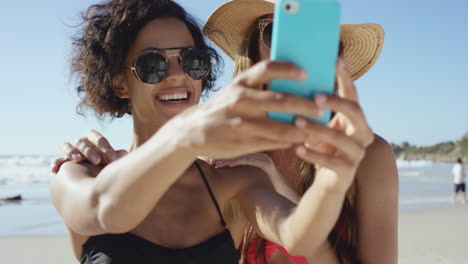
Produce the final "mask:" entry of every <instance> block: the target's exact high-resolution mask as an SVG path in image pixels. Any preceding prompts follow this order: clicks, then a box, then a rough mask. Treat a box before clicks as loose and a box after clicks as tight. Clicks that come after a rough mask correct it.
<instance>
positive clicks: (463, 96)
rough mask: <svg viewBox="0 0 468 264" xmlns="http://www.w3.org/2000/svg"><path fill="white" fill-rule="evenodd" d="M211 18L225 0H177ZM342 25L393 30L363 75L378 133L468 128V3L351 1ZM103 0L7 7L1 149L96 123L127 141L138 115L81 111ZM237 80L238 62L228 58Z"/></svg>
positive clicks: (0, 69) (422, 140)
mask: <svg viewBox="0 0 468 264" xmlns="http://www.w3.org/2000/svg"><path fill="white" fill-rule="evenodd" d="M178 2H179V3H181V4H182V5H183V6H184V7H186V8H187V10H188V11H189V12H191V13H192V14H194V15H195V16H196V17H197V18H199V19H200V20H201V21H202V22H204V21H206V18H207V17H208V15H209V14H210V13H211V12H212V11H213V10H214V9H215V8H216V7H217V6H218V5H219V4H221V3H222V2H224V1H223V0H196V1H195V0H178ZM340 2H341V4H342V23H370V22H371V23H378V24H381V25H382V26H383V27H384V29H385V31H386V39H385V44H384V48H383V51H382V54H381V56H380V59H379V61H378V62H377V64H376V65H375V66H374V68H373V69H372V70H371V71H370V72H369V73H367V74H366V75H365V76H364V77H362V78H361V79H360V80H359V81H357V82H356V86H357V87H358V90H359V95H360V100H361V103H362V107H363V108H364V111H365V112H366V116H367V119H368V121H369V123H370V125H371V127H372V128H373V129H374V131H375V132H376V133H378V134H380V135H382V136H383V137H384V138H386V139H387V140H388V141H390V142H395V143H399V142H402V141H409V142H410V143H412V144H417V145H430V144H434V143H437V142H441V141H447V140H454V139H459V138H460V137H461V136H462V135H463V134H464V133H466V132H468V49H467V48H466V47H467V43H468V18H467V13H468V1H461V0H445V1H434V0H425V1H423V0H412V1H404V0H384V1H375V0H374V1H371V0H352V1H350V0H348V1H340ZM93 3H96V1H89V0H80V1H76V0H44V1H33V0H26V1H7V2H4V3H3V4H2V8H1V9H0V34H1V41H0V80H1V82H0V89H1V95H0V96H1V97H0V98H1V102H0V114H1V115H0V116H1V119H0V125H1V130H0V155H11V154H58V153H60V145H61V143H62V142H64V141H65V140H68V141H74V139H75V138H77V137H79V136H81V135H84V134H85V133H86V132H87V131H88V130H89V129H91V128H94V129H97V130H99V131H101V132H102V133H103V134H104V135H106V136H107V137H108V138H109V139H110V140H111V142H113V144H114V145H116V146H117V147H119V148H126V147H127V146H128V144H129V141H130V136H131V133H132V124H131V121H130V119H129V118H124V119H121V120H114V121H112V122H104V123H102V122H101V123H100V122H98V121H97V120H96V118H94V117H93V116H92V115H90V116H88V117H86V118H84V117H81V116H78V115H77V114H76V113H75V106H76V104H77V102H78V97H77V95H76V93H75V92H74V83H73V82H70V81H69V58H70V56H69V55H70V50H71V40H70V37H71V36H72V35H73V33H74V32H75V29H73V28H70V27H69V26H67V25H76V24H77V23H78V21H79V20H78V16H77V14H78V12H79V11H82V10H84V9H85V8H86V7H87V6H89V5H90V4H93ZM225 62H226V69H225V76H224V77H223V78H221V80H220V82H219V85H223V84H225V83H226V82H227V81H229V78H230V76H231V71H232V63H231V62H230V61H229V59H227V58H225Z"/></svg>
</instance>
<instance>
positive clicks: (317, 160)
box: [296, 146, 351, 172]
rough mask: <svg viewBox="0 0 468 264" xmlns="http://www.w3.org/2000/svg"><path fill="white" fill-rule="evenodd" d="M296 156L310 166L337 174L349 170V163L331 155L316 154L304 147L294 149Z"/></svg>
mask: <svg viewBox="0 0 468 264" xmlns="http://www.w3.org/2000/svg"><path fill="white" fill-rule="evenodd" d="M296 155H298V156H299V157H300V158H302V159H303V160H305V161H307V162H310V163H312V164H315V165H318V166H321V167H325V168H329V169H332V170H334V171H337V172H345V171H347V170H348V169H350V168H351V163H350V162H348V161H347V160H346V159H343V158H337V157H335V156H333V155H328V154H324V153H320V152H317V151H315V150H311V149H308V148H306V147H304V146H299V147H297V148H296Z"/></svg>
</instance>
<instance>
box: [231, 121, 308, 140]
mask: <svg viewBox="0 0 468 264" xmlns="http://www.w3.org/2000/svg"><path fill="white" fill-rule="evenodd" d="M230 125H231V126H232V128H233V129H234V130H237V131H239V133H242V134H243V135H251V136H252V137H259V138H262V139H264V140H268V141H274V142H283V143H288V144H295V143H302V142H304V141H305V140H306V139H307V135H306V134H305V133H304V132H303V131H301V130H300V129H298V128H297V127H294V126H291V125H289V124H285V123H281V122H277V121H274V120H270V119H267V118H263V119H248V118H241V117H236V118H233V119H232V120H230Z"/></svg>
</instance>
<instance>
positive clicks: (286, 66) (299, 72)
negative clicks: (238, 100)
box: [239, 60, 307, 88]
mask: <svg viewBox="0 0 468 264" xmlns="http://www.w3.org/2000/svg"><path fill="white" fill-rule="evenodd" d="M239 78H240V81H241V84H242V85H245V86H247V87H253V88H258V87H262V86H263V85H264V84H268V83H269V82H270V81H271V80H273V79H288V80H296V81H303V80H305V79H306V78H307V73H306V72H305V71H304V70H303V69H301V68H299V67H297V66H295V65H294V64H292V63H289V62H284V61H270V60H266V61H262V62H260V63H257V64H256V65H254V66H253V67H252V68H250V69H249V70H247V71H245V72H244V73H242V74H241V75H240V77H239Z"/></svg>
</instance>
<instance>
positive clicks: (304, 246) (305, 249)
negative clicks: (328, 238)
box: [283, 233, 325, 257]
mask: <svg viewBox="0 0 468 264" xmlns="http://www.w3.org/2000/svg"><path fill="white" fill-rule="evenodd" d="M290 234H291V233H290ZM311 237H314V236H311ZM324 242H325V241H318V240H317V239H305V238H304V239H303V234H302V236H301V234H299V235H297V236H290V237H289V238H287V239H285V241H284V243H283V247H284V249H285V250H286V251H287V252H288V253H289V254H291V255H293V256H305V257H307V256H313V255H314V254H315V253H316V252H317V251H319V249H320V246H321V245H322V244H323V243H324Z"/></svg>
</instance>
